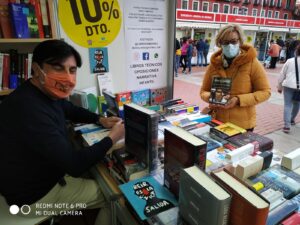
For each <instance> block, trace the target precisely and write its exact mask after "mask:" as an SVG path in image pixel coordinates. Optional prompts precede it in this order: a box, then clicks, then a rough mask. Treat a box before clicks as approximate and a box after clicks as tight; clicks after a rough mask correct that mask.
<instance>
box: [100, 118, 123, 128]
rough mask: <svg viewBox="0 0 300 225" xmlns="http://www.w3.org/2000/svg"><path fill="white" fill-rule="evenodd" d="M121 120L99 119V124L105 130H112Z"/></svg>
mask: <svg viewBox="0 0 300 225" xmlns="http://www.w3.org/2000/svg"><path fill="white" fill-rule="evenodd" d="M121 121H122V119H121V118H119V117H115V116H112V117H100V119H99V122H100V124H102V126H104V127H105V128H112V127H113V126H114V125H115V124H117V123H119V122H121Z"/></svg>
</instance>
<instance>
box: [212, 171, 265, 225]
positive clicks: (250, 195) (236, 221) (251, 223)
mask: <svg viewBox="0 0 300 225" xmlns="http://www.w3.org/2000/svg"><path fill="white" fill-rule="evenodd" d="M211 175H212V177H213V178H215V179H216V181H217V182H219V184H220V185H222V186H223V187H224V188H226V189H227V190H228V191H229V192H230V193H231V195H232V199H231V205H230V212H229V223H228V224H230V225H241V224H243V225H265V224H266V221H267V218H268V213H269V203H268V202H267V201H266V200H264V199H263V198H262V197H260V196H259V195H258V194H257V193H255V192H254V191H253V190H251V189H250V188H249V187H248V186H246V185H245V184H244V183H242V182H241V181H240V180H239V179H238V178H236V177H234V176H232V175H231V174H229V173H228V172H226V171H225V170H221V171H216V172H212V173H211Z"/></svg>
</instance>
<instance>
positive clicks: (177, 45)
mask: <svg viewBox="0 0 300 225" xmlns="http://www.w3.org/2000/svg"><path fill="white" fill-rule="evenodd" d="M180 56H181V49H180V43H179V41H178V39H177V38H176V40H175V62H174V67H175V77H177V76H178V68H179V66H180Z"/></svg>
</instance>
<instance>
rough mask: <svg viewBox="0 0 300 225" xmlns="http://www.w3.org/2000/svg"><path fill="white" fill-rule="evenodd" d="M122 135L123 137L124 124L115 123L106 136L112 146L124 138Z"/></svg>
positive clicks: (120, 122)
mask: <svg viewBox="0 0 300 225" xmlns="http://www.w3.org/2000/svg"><path fill="white" fill-rule="evenodd" d="M124 135H125V128H124V124H123V123H122V121H119V122H117V123H115V124H114V126H113V127H112V129H111V130H110V132H109V134H108V136H109V137H110V138H111V140H112V142H113V143H114V144H115V143H116V142H117V141H119V140H121V139H122V138H124Z"/></svg>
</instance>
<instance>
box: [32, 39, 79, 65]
mask: <svg viewBox="0 0 300 225" xmlns="http://www.w3.org/2000/svg"><path fill="white" fill-rule="evenodd" d="M70 56H74V57H75V60H76V65H77V67H81V65H82V60H81V56H80V55H79V53H78V52H77V51H76V50H75V49H74V48H73V47H72V46H71V45H69V44H67V43H66V42H64V41H62V40H48V41H43V42H41V43H40V44H38V45H37V46H36V47H35V49H34V50H33V55H32V62H36V63H37V64H39V66H41V67H42V65H43V63H47V64H50V65H53V64H57V63H61V62H63V61H64V60H65V59H67V58H68V57H70Z"/></svg>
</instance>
